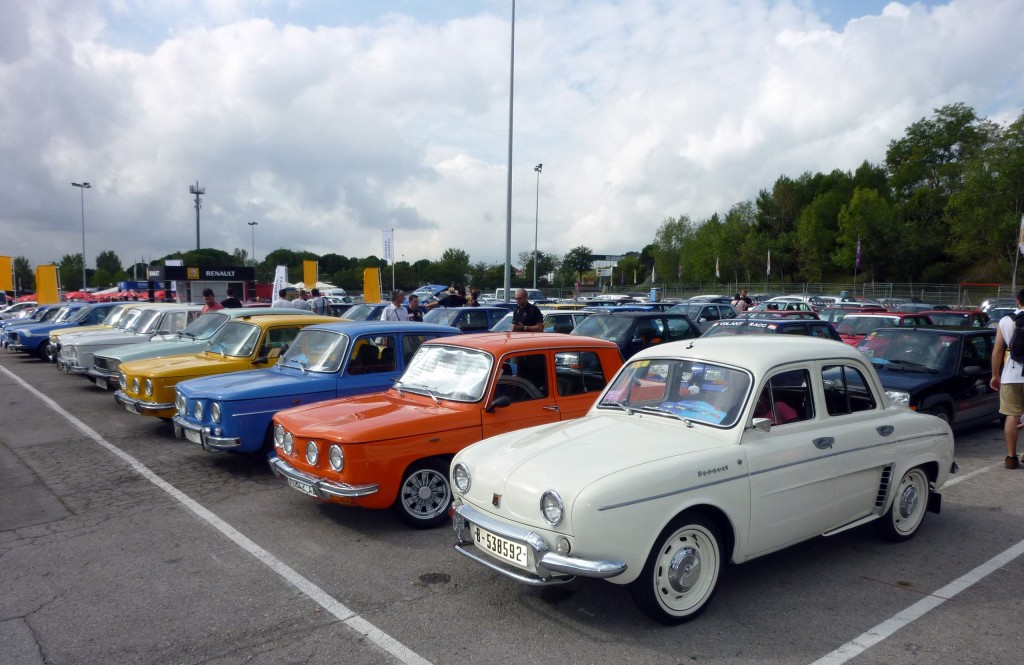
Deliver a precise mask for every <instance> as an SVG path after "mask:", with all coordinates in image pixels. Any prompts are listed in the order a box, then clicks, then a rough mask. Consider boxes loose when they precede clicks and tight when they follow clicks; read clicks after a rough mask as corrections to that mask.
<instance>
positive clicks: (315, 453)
mask: <svg viewBox="0 0 1024 665" xmlns="http://www.w3.org/2000/svg"><path fill="white" fill-rule="evenodd" d="M318 459H320V450H319V449H318V448H317V447H316V441H310V442H308V443H307V444H306V461H307V462H309V464H310V466H316V461H317V460H318Z"/></svg>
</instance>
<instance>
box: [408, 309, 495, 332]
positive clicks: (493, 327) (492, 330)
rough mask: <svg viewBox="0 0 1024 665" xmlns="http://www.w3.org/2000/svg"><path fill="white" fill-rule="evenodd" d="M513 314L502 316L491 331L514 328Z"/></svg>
mask: <svg viewBox="0 0 1024 665" xmlns="http://www.w3.org/2000/svg"><path fill="white" fill-rule="evenodd" d="M512 315H513V313H512V312H509V313H508V314H506V315H505V316H503V317H501V319H500V320H499V321H498V322H497V323H495V324H494V325H493V326H491V332H508V331H510V330H512ZM424 320H426V317H424Z"/></svg>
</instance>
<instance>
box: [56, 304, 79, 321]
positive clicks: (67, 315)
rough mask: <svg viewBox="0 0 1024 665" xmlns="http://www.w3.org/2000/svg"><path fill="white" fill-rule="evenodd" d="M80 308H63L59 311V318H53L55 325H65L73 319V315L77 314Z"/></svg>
mask: <svg viewBox="0 0 1024 665" xmlns="http://www.w3.org/2000/svg"><path fill="white" fill-rule="evenodd" d="M79 309H80V308H78V307H61V308H60V309H59V310H58V311H57V316H55V317H53V322H54V323H64V322H65V321H68V320H70V319H71V315H72V314H74V313H75V312H77V311H78V310H79Z"/></svg>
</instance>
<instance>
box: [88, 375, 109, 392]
mask: <svg viewBox="0 0 1024 665" xmlns="http://www.w3.org/2000/svg"><path fill="white" fill-rule="evenodd" d="M92 382H93V383H95V384H96V387H97V388H103V389H104V390H110V384H109V383H107V380H106V379H104V378H102V377H98V376H97V377H93V379H92Z"/></svg>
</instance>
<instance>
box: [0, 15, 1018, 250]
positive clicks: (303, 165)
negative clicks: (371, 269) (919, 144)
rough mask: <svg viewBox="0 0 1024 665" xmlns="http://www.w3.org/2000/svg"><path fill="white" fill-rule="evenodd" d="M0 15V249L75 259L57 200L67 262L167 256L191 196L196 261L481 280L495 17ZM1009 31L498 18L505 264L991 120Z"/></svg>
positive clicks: (1005, 75)
mask: <svg viewBox="0 0 1024 665" xmlns="http://www.w3.org/2000/svg"><path fill="white" fill-rule="evenodd" d="M0 6H2V7H3V12H2V15H3V17H4V19H3V21H2V23H0V170H2V178H3V186H2V189H0V255H5V256H6V255H9V256H26V257H28V258H29V260H30V261H31V262H32V263H33V264H37V263H45V262H50V261H57V260H59V259H60V258H61V256H63V255H64V254H76V253H78V252H80V251H81V247H82V219H81V209H80V204H81V199H80V195H81V193H82V192H81V190H79V189H76V188H74V187H72V186H71V183H72V182H83V181H88V182H90V183H91V184H92V188H91V189H89V190H86V191H85V192H84V195H85V226H86V255H87V257H88V264H89V266H90V267H91V266H93V265H94V264H95V257H96V254H97V253H99V252H100V251H104V250H113V251H115V252H116V253H117V254H118V255H119V256H120V257H121V260H122V261H123V262H124V263H125V264H129V263H131V262H133V261H135V260H140V259H144V260H147V261H148V260H150V259H156V258H159V257H162V256H164V255H165V254H168V253H170V252H174V251H180V250H188V249H194V248H195V245H196V223H195V222H196V219H195V217H196V211H195V205H194V198H193V197H192V195H191V194H190V193H189V186H190V185H194V184H195V183H197V182H198V183H199V185H200V186H202V187H205V188H206V194H205V196H204V197H203V202H202V210H201V244H202V246H203V247H216V248H219V249H223V250H225V251H228V252H231V251H233V250H234V249H235V248H243V249H245V250H247V251H251V250H252V246H253V240H254V239H255V252H256V256H257V258H262V257H263V256H265V255H266V253H267V252H269V251H271V250H273V249H277V248H282V247H283V248H288V249H294V250H309V251H312V252H316V253H318V254H325V253H328V252H334V253H337V254H342V255H345V256H360V257H362V256H367V255H370V254H376V255H381V254H382V248H381V231H382V230H385V229H394V233H395V255H396V258H397V259H399V260H401V259H402V258H403V257H404V258H405V260H408V261H415V260H417V259H421V258H427V259H432V260H433V259H437V258H439V257H440V255H441V253H442V252H443V251H444V250H445V249H447V248H450V247H456V248H460V249H464V250H466V251H467V252H468V253H469V255H470V258H471V260H472V261H473V262H477V261H484V262H487V263H497V262H503V261H504V257H505V234H506V209H507V208H506V193H507V181H508V145H509V141H508V124H509V63H510V28H511V0H477V1H470V0H394V1H390V2H389V1H387V0H291V1H290V2H287V1H273V0H262V1H257V0H252V1H245V0H207V1H205V2H203V1H193V0H76V1H75V2H73V3H71V2H67V1H66V0H34V1H33V2H23V1H22V0H0ZM1022 34H1024V0H949V1H948V2H942V1H933V0H929V1H928V2H913V3H910V2H906V3H898V2H892V3H886V2H879V1H872V0H858V1H848V0H721V1H716V2H707V1H706V0H519V1H518V2H517V3H516V18H515V94H514V100H515V103H514V134H513V136H514V138H513V158H512V180H513V186H512V255H513V257H514V258H515V257H516V256H517V255H518V253H519V252H522V251H529V250H531V249H532V248H533V241H534V231H535V223H536V220H537V219H539V248H540V249H541V250H542V251H547V252H553V253H557V254H564V253H565V252H566V251H567V250H569V249H570V248H572V247H575V246H577V245H586V246H588V247H590V248H591V249H592V250H593V251H594V252H595V253H599V254H605V253H607V254H618V253H623V252H626V251H630V250H639V249H640V248H641V247H643V246H644V245H645V244H648V243H650V242H651V241H652V239H653V237H654V233H655V231H656V229H657V227H658V226H659V224H660V223H661V222H662V221H663V220H664V219H665V218H666V217H669V216H673V217H675V216H678V215H681V214H687V215H689V216H690V217H691V218H693V219H704V218H706V217H708V216H710V215H711V214H712V213H714V212H719V213H724V212H726V211H727V210H728V209H729V208H730V207H731V206H732V205H733V204H735V203H737V202H740V201H745V200H750V199H753V198H754V197H756V195H757V192H758V190H759V189H762V188H766V187H770V186H771V185H772V183H773V182H774V181H775V179H776V178H777V177H778V176H780V175H783V174H784V175H789V176H794V177H796V176H799V175H800V174H801V173H803V172H805V171H811V172H815V171H830V170H832V169H833V168H840V169H848V170H852V169H854V168H856V167H857V165H858V164H860V162H861V161H863V160H864V159H868V160H869V161H872V162H881V161H882V160H883V159H884V155H885V149H886V146H887V144H888V143H889V141H890V140H892V139H894V138H898V137H900V136H902V135H903V132H904V130H905V128H906V127H907V125H909V124H910V123H912V122H914V121H916V120H919V119H921V118H922V117H930V116H931V114H932V112H933V110H934V109H935V108H937V107H939V106H942V105H944V104H949V103H954V102H963V103H965V104H967V105H969V106H971V107H973V108H974V109H975V110H976V111H977V112H978V113H979V114H980V115H982V116H984V117H987V118H989V119H991V120H994V121H997V122H1000V123H1007V122H1009V121H1012V120H1013V119H1015V118H1016V117H1017V116H1018V115H1019V114H1020V113H1021V111H1022V109H1024V49H1022V48H1021V47H1020V39H1021V37H1020V36H1021V35H1022ZM538 163H543V165H544V167H543V171H542V172H541V174H540V177H539V187H538V177H537V173H536V172H535V170H534V166H535V165H536V164H538ZM538 195H539V200H538ZM538 211H539V213H538ZM249 222H257V223H258V226H255V227H251V226H249V224H248V223H249Z"/></svg>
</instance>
